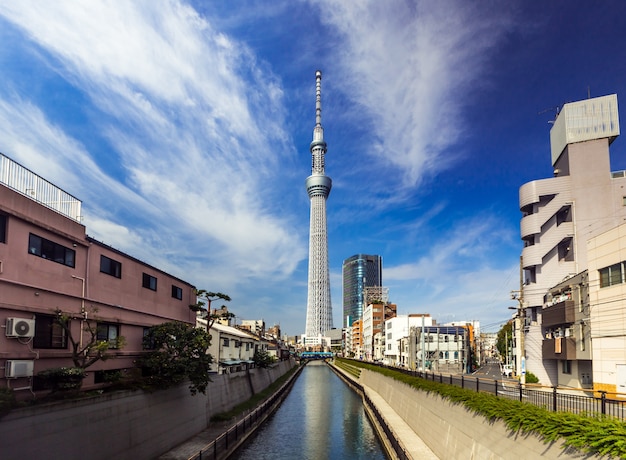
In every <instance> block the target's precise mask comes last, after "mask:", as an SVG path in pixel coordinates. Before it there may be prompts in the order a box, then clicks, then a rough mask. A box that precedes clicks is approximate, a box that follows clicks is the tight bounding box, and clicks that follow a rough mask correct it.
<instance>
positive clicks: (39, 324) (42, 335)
mask: <svg viewBox="0 0 626 460" xmlns="http://www.w3.org/2000/svg"><path fill="white" fill-rule="evenodd" d="M33 348H67V338H66V336H65V330H64V329H63V328H62V327H61V325H60V324H59V323H58V322H56V321H55V317H54V316H48V315H37V316H36V317H35V337H34V338H33Z"/></svg>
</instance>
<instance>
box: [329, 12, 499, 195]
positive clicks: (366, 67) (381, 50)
mask: <svg viewBox="0 0 626 460" xmlns="http://www.w3.org/2000/svg"><path fill="white" fill-rule="evenodd" d="M320 9H321V10H323V11H322V13H321V18H322V19H323V20H325V21H327V22H328V23H329V24H331V25H332V26H333V27H335V28H336V29H337V30H338V31H339V32H340V34H341V36H342V37H343V39H344V40H345V42H346V43H345V48H343V49H342V51H339V53H340V56H338V59H337V61H338V62H339V63H340V65H341V66H342V67H341V68H342V80H343V81H345V83H344V85H345V87H346V93H347V94H350V97H351V98H352V99H353V100H354V101H355V102H356V103H357V104H360V105H362V108H363V109H364V111H362V110H353V111H352V112H353V113H355V115H356V116H357V117H359V118H360V119H361V122H362V123H365V124H366V125H367V127H368V130H367V131H366V133H367V138H366V139H364V141H365V142H364V144H366V145H367V147H368V153H369V154H371V155H374V156H376V157H378V158H379V159H380V161H381V162H383V163H386V164H387V165H392V166H393V167H394V168H396V170H397V171H399V172H400V174H401V175H402V178H403V181H402V183H403V184H404V185H405V186H408V187H409V188H412V187H414V186H415V185H419V184H420V183H421V181H422V180H423V179H424V178H427V177H432V176H433V175H435V174H436V173H438V172H441V171H442V170H445V169H446V168H449V167H450V166H451V165H452V164H454V162H455V161H456V160H457V159H458V156H459V154H462V152H459V151H455V152H453V151H452V147H453V146H456V145H457V144H458V142H459V140H460V137H461V135H462V134H463V133H464V130H465V120H464V119H463V117H462V111H463V109H464V108H466V107H467V106H468V104H470V103H471V102H473V101H472V95H471V93H470V89H471V87H472V85H474V86H480V85H481V82H480V78H481V77H482V76H483V73H484V72H485V65H484V63H485V59H486V56H487V55H488V53H489V52H490V50H491V49H492V48H494V47H495V46H496V44H497V43H498V38H499V37H500V36H501V35H502V34H504V33H506V32H507V27H508V26H509V24H510V21H509V19H508V17H507V12H506V9H504V10H501V11H499V12H498V18H497V20H496V18H495V17H494V14H493V13H492V12H490V11H489V10H488V9H487V8H486V6H483V7H481V6H477V5H474V4H472V5H470V4H468V3H467V2H461V1H459V2H457V1H444V2H426V1H417V2H409V1H404V0H393V1H390V2H377V1H364V2H345V1H343V0H327V1H324V2H322V3H321V7H320ZM348 88H349V90H348Z"/></svg>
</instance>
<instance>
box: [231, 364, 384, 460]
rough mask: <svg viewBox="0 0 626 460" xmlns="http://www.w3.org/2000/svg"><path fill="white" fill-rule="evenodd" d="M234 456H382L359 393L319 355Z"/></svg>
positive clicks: (315, 459) (314, 459)
mask: <svg viewBox="0 0 626 460" xmlns="http://www.w3.org/2000/svg"><path fill="white" fill-rule="evenodd" d="M232 458H236V459H255V460H256V459H272V460H279V459H298V460H325V459H332V460H335V459H337V460H339V459H345V460H354V459H381V460H382V459H385V458H386V457H385V454H384V451H383V448H382V446H381V444H380V442H379V441H378V438H377V437H376V435H375V433H374V428H373V427H372V425H371V423H370V421H369V419H368V418H367V415H366V414H365V410H364V408H363V402H362V400H361V397H360V396H359V395H358V394H356V393H355V392H354V391H352V390H351V389H350V388H349V387H348V386H347V385H346V384H345V383H344V382H343V381H342V380H341V379H340V378H339V377H337V376H336V375H335V374H334V373H333V371H332V370H330V368H329V367H328V366H326V365H325V364H323V363H322V362H320V361H313V362H311V363H309V364H307V365H306V367H305V368H304V369H303V370H302V373H301V374H300V376H299V377H298V378H297V380H296V382H295V383H294V386H293V388H292V389H291V391H290V392H289V395H287V398H286V399H285V400H284V401H283V403H282V404H281V406H280V407H279V408H278V410H277V411H276V412H275V413H274V414H273V415H272V416H271V417H270V418H269V419H268V420H267V421H266V422H265V423H264V424H263V426H262V427H261V428H259V429H258V430H257V432H256V434H255V435H254V437H252V438H250V439H249V440H248V442H247V443H246V445H245V446H244V447H243V448H241V449H240V450H238V451H237V452H236V454H235V455H234V456H233V457H232Z"/></svg>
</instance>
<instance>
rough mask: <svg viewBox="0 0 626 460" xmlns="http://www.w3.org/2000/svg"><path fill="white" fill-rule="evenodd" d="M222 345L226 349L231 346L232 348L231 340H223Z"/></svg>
mask: <svg viewBox="0 0 626 460" xmlns="http://www.w3.org/2000/svg"><path fill="white" fill-rule="evenodd" d="M222 344H223V345H224V346H225V347H229V346H230V340H229V339H223V342H222Z"/></svg>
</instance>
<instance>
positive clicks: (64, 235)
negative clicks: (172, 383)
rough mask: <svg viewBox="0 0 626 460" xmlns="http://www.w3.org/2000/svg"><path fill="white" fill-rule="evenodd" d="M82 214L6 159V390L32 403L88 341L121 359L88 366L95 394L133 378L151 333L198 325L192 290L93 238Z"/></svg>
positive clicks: (2, 175)
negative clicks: (110, 381)
mask: <svg viewBox="0 0 626 460" xmlns="http://www.w3.org/2000/svg"><path fill="white" fill-rule="evenodd" d="M81 205H82V203H81V202H80V200H78V199H76V198H74V197H72V196H71V195H69V194H68V193H66V192H64V191H63V190H62V189H60V188H58V187H56V186H55V185H53V184H51V183H49V182H47V181H46V180H45V179H43V178H42V177H40V176H38V175H36V174H35V173H33V172H31V171H29V170H28V169H26V168H24V167H23V166H21V165H19V164H18V163H16V162H14V161H12V160H11V159H9V158H8V157H6V156H4V155H2V154H0V293H1V295H0V324H2V325H3V328H4V333H3V334H0V366H1V367H2V368H3V370H4V372H3V374H0V386H2V387H10V388H13V389H21V390H30V391H28V392H25V393H28V394H30V392H31V391H32V392H35V393H36V392H37V391H39V390H40V389H41V387H40V382H39V380H38V379H37V377H36V376H37V373H38V372H40V371H42V370H46V369H49V368H58V367H73V366H74V363H73V358H76V357H80V356H79V355H81V354H84V353H83V352H82V351H81V350H82V349H83V348H84V347H85V346H86V345H87V344H89V343H90V341H92V340H96V341H107V342H108V343H109V350H108V352H107V353H108V354H109V355H110V356H111V357H112V358H115V359H108V360H106V361H102V360H101V361H97V362H96V363H94V364H93V365H91V366H89V367H88V368H87V377H86V378H85V379H84V382H83V388H86V389H89V388H97V387H98V386H100V384H101V383H103V382H105V381H106V380H107V376H108V375H111V374H112V373H118V372H122V373H128V372H131V371H132V370H133V369H135V368H136V362H137V360H138V358H140V357H141V356H142V354H143V353H145V351H144V347H143V337H144V333H145V331H146V330H147V329H148V328H149V327H150V326H154V325H158V324H161V323H164V322H167V321H182V322H185V323H188V324H191V325H193V324H195V320H196V314H195V313H194V312H192V311H191V310H190V309H189V305H190V304H192V303H195V301H196V297H195V288H194V286H193V285H191V284H190V283H188V282H186V281H183V280H181V279H180V278H177V277H175V276H173V275H170V274H168V273H166V272H164V271H162V270H160V269H158V268H157V267H154V266H152V265H150V264H148V263H145V262H143V261H140V260H138V259H136V258H134V257H132V256H131V255H129V254H125V253H124V252H122V251H119V250H117V249H115V248H113V247H111V246H108V245H106V244H104V243H102V242H99V241H97V240H95V239H94V238H91V237H89V236H87V234H86V229H85V226H84V225H82V223H81ZM58 315H62V316H63V317H64V318H66V319H67V321H68V323H67V324H68V326H69V327H68V328H67V329H64V328H62V327H61V326H60V325H59V322H58V321H57V316H58ZM88 326H90V327H91V331H93V332H94V335H93V337H92V335H91V331H89V330H87V329H88V328H87V327H88ZM121 337H123V338H124V340H123V346H120V344H121V343H122V341H120V340H119V339H120V338H121ZM74 346H76V347H77V348H76V350H74ZM18 397H19V395H18Z"/></svg>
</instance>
